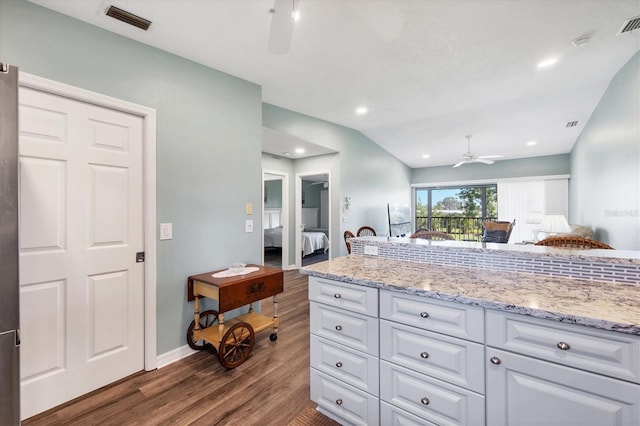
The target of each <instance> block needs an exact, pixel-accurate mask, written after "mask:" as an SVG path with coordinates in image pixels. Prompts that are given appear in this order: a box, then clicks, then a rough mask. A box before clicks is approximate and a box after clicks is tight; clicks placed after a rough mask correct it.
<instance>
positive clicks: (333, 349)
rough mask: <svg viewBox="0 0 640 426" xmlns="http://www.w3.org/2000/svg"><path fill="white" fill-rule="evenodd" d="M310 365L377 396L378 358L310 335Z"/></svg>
mask: <svg viewBox="0 0 640 426" xmlns="http://www.w3.org/2000/svg"><path fill="white" fill-rule="evenodd" d="M311 367H313V368H315V369H316V370H318V371H321V372H323V373H326V374H329V375H330V376H332V377H335V378H337V379H340V380H342V381H343V382H346V383H348V384H350V385H352V386H355V387H357V388H358V389H362V390H363V391H365V392H369V393H370V394H372V395H375V396H378V388H379V386H378V358H376V357H373V356H371V355H367V354H365V353H364V352H360V351H356V350H353V349H349V348H347V347H345V346H342V345H337V344H335V343H332V342H330V341H329V340H326V339H323V338H321V337H318V336H315V335H313V334H312V335H311Z"/></svg>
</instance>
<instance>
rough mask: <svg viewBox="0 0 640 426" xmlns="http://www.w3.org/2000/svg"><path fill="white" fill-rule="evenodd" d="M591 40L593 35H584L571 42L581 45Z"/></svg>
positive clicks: (577, 45)
mask: <svg viewBox="0 0 640 426" xmlns="http://www.w3.org/2000/svg"><path fill="white" fill-rule="evenodd" d="M590 41H591V36H588V35H583V36H581V37H578V38H577V39H575V40H573V41H572V42H571V44H573V45H574V46H576V47H580V46H584V45H585V44H587V43H589V42H590Z"/></svg>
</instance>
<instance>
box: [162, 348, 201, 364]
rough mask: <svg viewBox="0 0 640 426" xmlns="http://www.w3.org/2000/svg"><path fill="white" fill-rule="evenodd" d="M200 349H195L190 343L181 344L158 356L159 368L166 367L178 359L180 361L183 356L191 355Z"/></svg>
mask: <svg viewBox="0 0 640 426" xmlns="http://www.w3.org/2000/svg"><path fill="white" fill-rule="evenodd" d="M197 352H198V351H196V350H193V349H191V348H190V347H189V345H184V346H180V347H179V348H176V349H174V350H172V351H169V352H165V353H163V354H161V355H158V357H157V361H156V362H157V365H158V368H162V367H166V366H167V365H169V364H173V363H174V362H176V361H180V360H181V359H183V358H186V357H189V356H191V355H193V354H195V353H197Z"/></svg>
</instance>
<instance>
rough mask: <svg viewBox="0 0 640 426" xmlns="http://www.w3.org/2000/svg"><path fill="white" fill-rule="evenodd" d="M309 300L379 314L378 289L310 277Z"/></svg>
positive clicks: (374, 315) (362, 312) (369, 313)
mask: <svg viewBox="0 0 640 426" xmlns="http://www.w3.org/2000/svg"><path fill="white" fill-rule="evenodd" d="M309 300H312V301H315V302H320V303H324V304H326V305H329V306H334V307H336V308H342V309H346V310H349V311H351V312H357V313H360V314H364V315H370V316H372V317H377V316H378V289H376V288H371V287H363V286H359V285H355V284H345V283H341V282H338V281H332V280H326V279H323V278H318V277H309Z"/></svg>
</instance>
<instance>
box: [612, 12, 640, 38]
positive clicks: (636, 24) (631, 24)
mask: <svg viewBox="0 0 640 426" xmlns="http://www.w3.org/2000/svg"><path fill="white" fill-rule="evenodd" d="M638 28H640V16H636V17H635V18H631V19H627V20H626V21H625V22H624V24H622V26H621V27H620V29H619V30H618V33H617V34H616V35H620V34H624V33H630V32H631V31H634V30H637V29H638Z"/></svg>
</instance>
